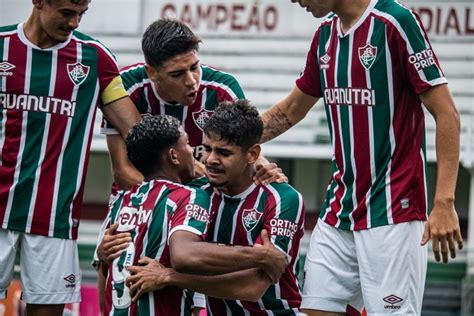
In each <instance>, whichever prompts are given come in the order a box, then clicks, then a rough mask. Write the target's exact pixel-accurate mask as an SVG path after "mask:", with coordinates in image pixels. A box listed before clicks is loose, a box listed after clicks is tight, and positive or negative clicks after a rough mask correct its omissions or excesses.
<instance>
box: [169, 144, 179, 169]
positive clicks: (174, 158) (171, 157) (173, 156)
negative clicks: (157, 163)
mask: <svg viewBox="0 0 474 316" xmlns="http://www.w3.org/2000/svg"><path fill="white" fill-rule="evenodd" d="M168 159H169V161H170V162H171V163H172V164H173V165H176V166H177V165H179V159H178V153H177V152H176V150H175V149H174V148H170V149H169V150H168Z"/></svg>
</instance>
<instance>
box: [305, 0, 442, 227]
mask: <svg viewBox="0 0 474 316" xmlns="http://www.w3.org/2000/svg"><path fill="white" fill-rule="evenodd" d="M340 24H341V22H340V19H339V18H338V16H337V15H332V16H329V18H327V19H326V20H325V21H323V22H322V23H321V25H320V26H319V28H318V29H317V31H316V34H315V36H314V39H313V42H312V45H311V48H310V51H309V53H308V57H307V63H306V68H305V70H304V72H303V73H302V75H301V76H300V78H299V79H298V80H297V81H296V84H297V86H298V87H299V88H300V90H301V91H303V92H304V93H306V94H308V95H311V96H314V97H323V98H324V103H325V110H326V115H327V119H328V122H329V131H330V136H331V140H332V145H333V150H334V151H333V157H332V177H331V179H330V182H329V185H328V189H327V193H326V198H325V202H324V204H323V207H322V211H321V218H322V219H323V220H324V221H325V222H326V223H328V224H330V225H332V226H335V227H338V228H341V229H347V230H362V229H367V228H371V227H376V226H383V225H390V224H394V223H400V222H407V221H412V220H425V219H426V217H427V213H428V210H427V208H428V207H427V200H426V199H427V197H426V154H425V127H424V124H425V123H424V112H423V107H422V104H421V101H420V98H419V97H418V95H419V94H421V93H423V92H425V91H427V90H428V89H430V88H431V87H433V86H436V85H439V84H445V83H447V81H446V79H445V78H444V75H443V73H442V71H441V69H440V66H439V63H438V60H437V58H436V56H435V54H434V52H433V49H432V47H431V44H430V42H429V40H428V37H427V35H426V32H425V30H424V29H423V26H422V24H421V21H420V19H419V18H418V16H417V15H416V14H415V13H413V12H412V11H411V10H410V9H408V8H406V7H404V6H403V5H401V4H400V3H399V2H397V1H395V0H379V1H374V0H372V1H371V2H370V4H369V6H368V8H367V10H366V11H365V13H364V14H363V16H362V17H361V18H360V20H359V21H358V22H357V23H356V24H355V25H354V26H352V27H351V29H350V30H348V31H347V32H346V33H345V34H344V33H343V32H342V30H341V27H340Z"/></svg>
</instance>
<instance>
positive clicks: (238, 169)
mask: <svg viewBox="0 0 474 316" xmlns="http://www.w3.org/2000/svg"><path fill="white" fill-rule="evenodd" d="M203 146H204V154H203V160H204V165H205V167H206V175H207V178H208V180H209V183H210V184H211V185H213V186H215V187H217V188H219V189H221V190H222V191H223V192H224V193H225V194H229V195H235V194H238V193H240V192H242V191H243V190H245V188H247V186H248V185H249V182H251V181H252V178H251V177H249V174H251V172H250V168H251V167H252V165H251V163H249V159H248V153H247V152H245V151H242V148H241V147H239V146H237V145H235V144H232V143H229V142H228V141H227V140H223V139H219V137H218V136H217V135H215V134H211V135H205V136H204V142H203Z"/></svg>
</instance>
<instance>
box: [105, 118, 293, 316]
mask: <svg viewBox="0 0 474 316" xmlns="http://www.w3.org/2000/svg"><path fill="white" fill-rule="evenodd" d="M126 148H127V153H128V157H129V159H130V161H131V163H133V165H134V166H136V168H137V169H138V170H139V171H140V172H141V174H143V175H144V176H145V179H144V181H143V182H142V183H140V184H137V185H135V186H133V187H132V188H131V190H129V191H126V192H125V193H123V194H120V195H119V198H118V199H117V200H116V201H115V203H114V204H113V205H112V207H111V212H110V219H111V223H113V226H114V229H115V230H116V231H118V232H129V233H130V236H131V241H132V242H131V243H128V246H127V249H126V250H125V251H123V252H122V253H121V255H120V256H119V257H114V258H110V259H113V261H112V263H111V264H110V265H109V268H108V270H109V273H108V279H107V287H106V312H105V314H106V315H124V314H127V315H167V316H173V315H186V314H188V313H189V310H187V309H186V304H185V303H184V297H183V290H182V289H179V288H177V287H166V288H164V289H160V290H156V291H154V292H150V293H149V294H148V295H146V296H143V297H142V298H141V299H140V300H138V301H135V302H132V301H131V299H132V297H131V296H130V293H129V288H128V287H127V286H125V283H124V282H125V278H126V277H127V276H128V275H129V272H128V270H127V266H129V265H130V264H137V263H138V262H139V260H141V259H142V258H143V257H145V256H147V257H151V258H154V259H156V260H157V261H159V262H160V263H161V264H163V265H164V266H166V267H171V266H173V267H175V268H176V269H178V270H187V269H189V267H190V266H191V267H192V271H194V272H196V273H199V272H201V273H226V272H232V271H237V270H242V269H246V268H250V267H256V266H259V267H262V268H264V269H265V270H266V271H275V270H279V271H280V272H278V273H277V278H279V276H280V275H281V273H282V272H283V271H284V268H285V267H286V264H287V262H286V256H285V255H284V254H283V253H281V252H280V251H279V250H277V249H276V248H274V247H273V246H271V244H270V242H269V241H268V239H267V240H266V242H264V245H263V246H261V247H239V248H237V247H226V246H223V245H212V244H208V243H204V242H202V240H203V239H204V237H205V234H206V231H207V226H208V222H209V215H210V214H209V211H208V209H209V202H210V200H209V195H208V194H207V193H206V192H205V191H203V190H201V189H199V188H191V187H186V186H184V185H181V183H183V182H189V181H190V180H191V179H192V178H193V177H194V162H193V156H192V148H191V146H190V145H189V143H188V136H187V134H186V132H185V131H184V129H183V128H182V127H181V126H180V122H179V121H178V120H177V119H176V118H173V117H171V116H168V115H158V116H150V115H148V116H145V117H144V118H143V119H142V121H141V122H139V123H138V124H136V125H135V126H134V127H133V128H132V129H131V131H130V133H129V135H128V137H127V141H126ZM105 240H106V239H105V238H104V241H105ZM177 240H180V241H182V242H183V243H184V244H185V245H186V246H185V247H183V248H184V249H181V247H182V245H181V243H179V242H178V241H177ZM104 241H103V243H104ZM113 242H114V241H112V243H109V245H103V246H104V247H105V248H108V247H109V246H111V245H113ZM109 250H110V249H109ZM99 253H102V252H99ZM102 259H105V260H106V261H109V262H110V261H111V260H108V259H109V258H104V257H102ZM261 274H262V275H263V277H265V278H266V279H268V277H267V276H266V275H264V273H263V272H262V273H261ZM268 280H269V279H268Z"/></svg>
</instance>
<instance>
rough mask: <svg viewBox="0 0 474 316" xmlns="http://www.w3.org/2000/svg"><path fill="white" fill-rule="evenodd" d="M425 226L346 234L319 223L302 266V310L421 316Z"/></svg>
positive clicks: (417, 224) (403, 225) (405, 225)
mask: <svg viewBox="0 0 474 316" xmlns="http://www.w3.org/2000/svg"><path fill="white" fill-rule="evenodd" d="M423 230H424V222H422V221H413V222H408V223H400V224H395V225H389V226H382V227H375V228H371V229H367V230H362V231H354V232H353V231H345V230H341V229H337V228H334V227H332V226H330V225H328V224H326V223H324V222H323V221H318V223H317V225H316V227H315V229H314V230H313V233H312V235H311V241H310V244H309V249H308V253H307V256H306V262H305V283H304V287H303V299H302V302H301V308H302V309H314V310H322V311H330V312H340V313H343V312H345V311H346V308H347V305H351V306H352V307H354V308H356V309H357V310H359V311H360V310H361V309H362V307H365V309H366V311H367V314H368V315H383V314H399V315H420V313H421V304H422V300H423V292H424V288H425V280H426V269H427V264H428V250H427V247H422V246H420V241H421V238H422V235H423Z"/></svg>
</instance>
